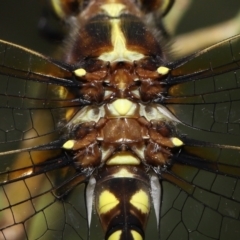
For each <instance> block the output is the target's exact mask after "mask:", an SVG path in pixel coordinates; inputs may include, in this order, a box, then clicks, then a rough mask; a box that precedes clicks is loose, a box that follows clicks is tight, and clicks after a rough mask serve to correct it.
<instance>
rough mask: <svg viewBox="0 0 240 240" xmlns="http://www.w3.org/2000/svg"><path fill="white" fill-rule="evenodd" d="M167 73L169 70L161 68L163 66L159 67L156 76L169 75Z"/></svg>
mask: <svg viewBox="0 0 240 240" xmlns="http://www.w3.org/2000/svg"><path fill="white" fill-rule="evenodd" d="M169 71H170V69H169V68H167V67H163V66H161V67H159V68H158V69H157V72H158V74H161V75H166V74H168V73H169Z"/></svg>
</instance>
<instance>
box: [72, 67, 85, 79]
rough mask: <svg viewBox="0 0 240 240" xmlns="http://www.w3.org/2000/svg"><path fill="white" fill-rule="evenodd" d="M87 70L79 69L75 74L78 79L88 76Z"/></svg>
mask: <svg viewBox="0 0 240 240" xmlns="http://www.w3.org/2000/svg"><path fill="white" fill-rule="evenodd" d="M86 73H87V72H86V70H85V69H84V68H79V69H76V70H74V74H75V75H76V76H77V77H83V76H85V75H86Z"/></svg>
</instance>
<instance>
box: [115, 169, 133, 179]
mask: <svg viewBox="0 0 240 240" xmlns="http://www.w3.org/2000/svg"><path fill="white" fill-rule="evenodd" d="M113 177H114V178H134V175H133V174H132V173H130V172H129V171H128V170H127V169H125V168H121V170H120V171H118V172H117V173H115V174H113Z"/></svg>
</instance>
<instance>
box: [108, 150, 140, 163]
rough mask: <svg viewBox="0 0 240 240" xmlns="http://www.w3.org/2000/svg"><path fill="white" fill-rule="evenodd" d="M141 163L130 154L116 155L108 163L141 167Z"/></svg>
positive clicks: (121, 153)
mask: <svg viewBox="0 0 240 240" xmlns="http://www.w3.org/2000/svg"><path fill="white" fill-rule="evenodd" d="M139 164H140V161H139V159H138V158H136V157H135V156H134V155H131V154H130V153H129V152H120V153H117V154H115V155H114V156H113V157H111V158H110V160H108V161H107V165H139Z"/></svg>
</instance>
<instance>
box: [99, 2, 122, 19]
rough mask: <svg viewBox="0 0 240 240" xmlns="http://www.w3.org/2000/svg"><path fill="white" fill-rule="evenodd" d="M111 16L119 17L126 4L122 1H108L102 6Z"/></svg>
mask: <svg viewBox="0 0 240 240" xmlns="http://www.w3.org/2000/svg"><path fill="white" fill-rule="evenodd" d="M101 9H102V10H104V11H105V12H106V13H107V15H108V16H109V17H119V16H120V14H121V12H122V10H124V9H126V6H125V5H124V4H121V3H107V4H104V5H102V6H101Z"/></svg>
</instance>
